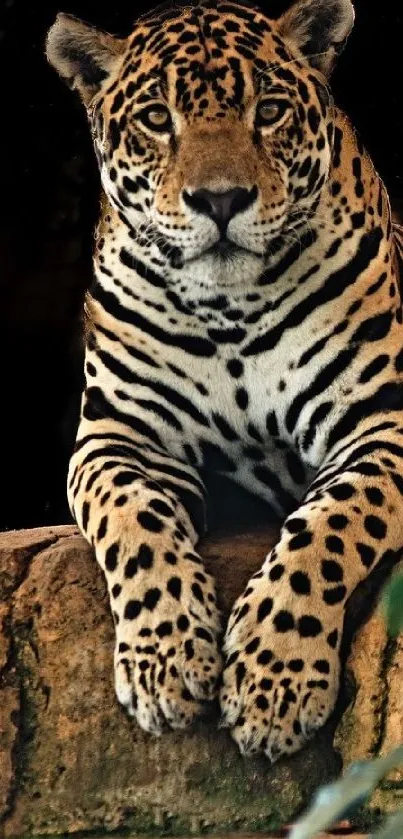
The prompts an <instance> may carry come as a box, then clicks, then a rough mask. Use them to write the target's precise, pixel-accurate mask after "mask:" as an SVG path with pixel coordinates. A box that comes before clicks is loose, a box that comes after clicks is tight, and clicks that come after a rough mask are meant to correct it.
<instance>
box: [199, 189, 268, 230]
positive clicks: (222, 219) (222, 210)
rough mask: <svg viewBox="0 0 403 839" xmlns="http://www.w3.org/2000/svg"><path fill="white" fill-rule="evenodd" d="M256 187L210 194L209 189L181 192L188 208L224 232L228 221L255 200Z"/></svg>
mask: <svg viewBox="0 0 403 839" xmlns="http://www.w3.org/2000/svg"><path fill="white" fill-rule="evenodd" d="M256 196H257V187H256V186H254V187H252V189H245V188H244V187H240V186H236V187H234V189H228V190H227V192H212V190H210V189H196V191H195V192H192V193H190V192H186V190H185V191H184V192H183V198H184V201H185V202H186V204H187V205H188V207H191V209H192V210H195V211H196V212H197V213H202V214H203V215H204V216H208V217H209V218H211V219H212V220H213V221H215V223H216V225H217V226H218V228H219V229H220V231H221V232H222V233H224V232H225V230H226V228H227V226H228V223H229V221H230V220H231V219H232V218H233V217H234V216H235V215H236V214H237V213H240V212H241V211H242V210H246V208H247V207H249V206H250V205H251V204H253V202H254V201H255V200H256Z"/></svg>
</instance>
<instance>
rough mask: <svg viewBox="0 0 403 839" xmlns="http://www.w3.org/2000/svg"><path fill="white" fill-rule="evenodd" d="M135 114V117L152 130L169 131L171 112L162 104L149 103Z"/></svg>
mask: <svg viewBox="0 0 403 839" xmlns="http://www.w3.org/2000/svg"><path fill="white" fill-rule="evenodd" d="M136 116H137V119H139V120H141V122H142V123H143V124H144V125H145V126H146V127H147V128H151V130H152V131H160V132H167V131H171V128H172V119H171V114H170V113H169V111H168V108H166V107H165V106H164V105H149V106H148V107H147V108H143V110H142V111H140V112H139V113H138V114H137V115H136Z"/></svg>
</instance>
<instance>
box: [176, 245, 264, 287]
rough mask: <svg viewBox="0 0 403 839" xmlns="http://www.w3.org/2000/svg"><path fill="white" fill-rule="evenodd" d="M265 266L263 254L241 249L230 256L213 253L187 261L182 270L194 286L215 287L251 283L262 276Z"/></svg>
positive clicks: (184, 276)
mask: <svg viewBox="0 0 403 839" xmlns="http://www.w3.org/2000/svg"><path fill="white" fill-rule="evenodd" d="M264 267H265V261H264V259H263V257H262V256H257V255H256V254H254V253H251V252H247V251H240V252H239V253H237V254H233V255H231V256H228V257H224V258H223V257H220V256H217V255H214V254H211V253H207V254H204V255H202V256H200V257H199V258H198V259H193V260H192V261H191V262H188V263H186V262H185V265H184V266H183V268H182V270H181V276H182V278H183V279H185V278H186V279H189V281H190V283H191V285H192V287H193V288H196V287H197V286H199V287H200V288H206V289H209V290H211V289H213V288H217V286H221V287H223V286H226V287H228V286H236V285H245V286H247V285H250V284H253V283H254V282H255V280H257V279H258V277H260V275H261V274H262V273H263V270H264Z"/></svg>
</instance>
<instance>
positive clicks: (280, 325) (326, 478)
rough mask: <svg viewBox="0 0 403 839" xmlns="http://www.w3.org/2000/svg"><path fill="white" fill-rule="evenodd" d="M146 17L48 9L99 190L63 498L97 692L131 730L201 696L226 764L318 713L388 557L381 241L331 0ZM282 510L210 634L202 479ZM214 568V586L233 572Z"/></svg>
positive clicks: (197, 708) (375, 187)
mask: <svg viewBox="0 0 403 839" xmlns="http://www.w3.org/2000/svg"><path fill="white" fill-rule="evenodd" d="M269 6H270V4H269V3H268V9H267V14H266V13H265V12H264V11H263V10H262V9H261V8H260V7H259V8H258V7H257V6H254V5H253V4H251V5H249V4H248V2H247V0H241V2H239V3H236V2H233V0H201V2H197V0H195V2H193V0H190V2H189V3H183V2H179V3H178V2H168V3H165V4H163V5H162V6H158V7H157V8H155V9H153V10H152V11H150V12H148V13H147V14H146V15H144V16H143V17H140V18H139V19H138V20H137V22H136V23H135V25H134V29H133V31H132V33H131V34H130V35H129V36H128V37H127V38H121V37H115V36H112V35H110V34H108V33H106V32H103V31H99V30H98V29H96V28H93V27H92V26H90V25H88V24H87V23H83V22H81V21H80V20H78V19H76V18H74V17H72V16H69V15H66V14H60V15H58V17H57V19H56V22H55V23H54V25H53V26H52V28H51V29H50V31H49V34H48V39H47V56H48V60H49V61H50V63H51V64H52V65H53V66H54V67H55V68H56V70H57V71H58V73H59V74H60V76H61V77H62V79H64V80H65V81H66V82H67V83H68V85H69V86H70V87H71V88H73V89H75V90H77V91H78V93H79V95H80V97H81V99H82V102H83V103H84V106H85V108H86V112H87V116H88V122H89V126H90V130H91V134H92V138H93V143H94V148H95V153H96V157H97V161H98V165H99V170H100V178H101V183H102V198H101V211H100V220H99V223H98V227H97V230H96V236H95V253H94V279H93V283H92V286H91V288H90V290H89V291H88V293H87V296H86V301H85V318H84V320H85V330H84V331H85V387H84V391H83V396H82V406H81V418H80V423H79V428H78V434H77V440H76V444H75V448H74V452H73V455H72V458H71V464H70V469H69V478H68V495H69V503H70V506H71V510H72V513H73V515H74V517H75V519H76V521H77V523H78V525H79V527H80V529H81V531H82V533H83V534H84V536H85V537H86V539H87V540H88V541H89V542H90V544H91V545H92V546H93V548H94V551H95V554H96V558H97V561H98V563H99V564H100V566H101V568H102V569H103V571H104V574H105V578H106V584H107V587H108V591H109V596H110V602H111V610H112V614H113V620H114V626H115V632H116V647H115V653H114V669H115V687H116V694H117V697H118V700H119V701H120V703H122V705H123V706H124V707H125V709H126V710H127V712H128V713H129V714H130V715H132V716H133V717H134V718H135V720H136V721H137V723H138V724H139V725H140V726H141V727H142V728H143V729H144V730H146V731H148V732H151V733H153V734H155V735H159V734H161V733H162V731H163V730H164V729H166V728H169V727H171V728H174V729H182V728H183V729H184V728H186V727H187V726H189V725H190V724H191V723H192V721H193V720H194V719H195V718H196V717H197V716H198V715H199V714H203V713H204V711H205V709H206V707H209V706H208V703H209V702H210V701H211V700H212V699H213V698H214V697H215V696H217V695H219V701H220V706H221V712H222V725H223V726H226V727H228V728H229V729H230V730H231V733H232V735H233V737H234V739H235V741H236V742H237V744H238V745H239V748H240V750H241V752H242V753H244V754H251V753H256V752H261V753H264V754H265V755H266V756H267V757H268V758H269V759H270V760H271V761H275V760H277V759H278V758H279V757H280V756H282V755H284V754H291V753H293V752H295V751H296V750H298V749H299V748H301V747H302V746H303V745H304V743H305V742H306V741H307V740H308V739H309V738H311V737H312V736H313V735H314V733H315V732H316V731H317V730H318V728H320V727H321V726H322V725H323V724H324V722H325V721H326V720H327V719H328V717H329V716H330V714H331V713H332V711H333V709H334V706H335V702H336V698H337V694H338V689H339V683H340V671H341V664H340V647H341V643H342V639H343V630H344V618H345V608H346V603H347V601H348V599H349V598H350V595H351V594H352V592H353V591H354V590H355V589H356V587H357V586H358V585H359V583H360V582H361V581H363V580H364V578H366V577H367V576H368V575H369V574H370V572H372V570H373V569H375V567H380V566H379V563H380V562H381V561H384V560H385V558H386V559H387V558H390V559H392V560H393V558H394V557H397V556H398V555H399V553H400V551H401V548H402V543H403V536H402V524H401V523H402V517H403V477H402V469H403V464H402V458H403V387H402V377H403V340H402V337H403V333H402V305H401V295H400V287H399V258H400V257H399V250H401V242H402V237H401V232H399V229H398V228H397V227H395V226H394V225H393V223H392V221H391V211H390V205H389V200H388V195H387V192H386V189H385V186H384V185H383V183H382V181H381V179H380V177H379V176H378V174H377V172H376V171H375V168H374V166H373V164H372V162H371V159H370V157H369V156H368V154H367V152H366V151H365V149H364V148H363V146H362V143H361V140H360V138H359V137H358V136H357V135H356V133H355V131H354V129H353V128H352V126H351V124H350V122H349V120H348V118H347V117H346V116H345V115H344V113H342V112H341V111H340V110H339V109H338V108H337V107H336V105H335V104H334V101H333V98H332V95H331V92H330V90H329V76H330V74H331V71H332V68H333V66H334V63H335V61H336V58H337V56H338V54H339V52H340V51H341V49H342V48H343V46H344V44H345V41H346V39H347V37H348V35H349V33H350V30H351V28H352V26H353V21H354V11H353V7H352V5H351V3H350V0H296V2H295V3H294V4H293V5H291V6H290V7H289V8H288V10H287V11H285V12H284V13H283V14H282V15H281V16H279V17H277V18H273V16H272V17H270V16H269V13H270V8H269ZM209 474H219V475H224V476H227V478H229V479H230V480H231V481H233V482H235V483H236V484H238V485H239V486H241V487H243V488H244V489H245V490H247V491H248V492H249V493H251V494H253V495H254V496H255V497H258V498H259V499H261V501H263V502H265V503H266V504H267V509H268V511H269V510H274V511H275V513H276V514H277V515H278V516H279V517H280V518H281V521H282V526H281V531H280V536H279V540H278V543H277V544H276V545H275V546H274V548H272V549H271V550H269V546H268V555H267V556H266V557H265V558H264V557H262V566H261V569H260V570H259V571H258V572H257V573H256V574H254V575H253V577H252V579H251V580H250V581H249V583H248V585H247V588H246V590H245V591H244V593H243V594H242V596H241V597H239V599H238V600H237V602H236V603H235V605H234V607H233V610H232V613H231V615H230V617H229V620H228V624H227V626H226V629H225V628H223V627H222V625H221V617H220V613H219V609H218V605H217V597H216V592H215V588H214V582H213V579H212V577H211V575H210V574H209V573H208V572H207V571H206V569H205V568H204V566H203V562H202V559H201V556H200V554H199V552H198V550H197V544H198V541H199V539H200V537H201V536H202V534H203V533H204V532H205V529H206V486H205V484H206V480H205V476H206V475H209ZM229 573H230V569H229Z"/></svg>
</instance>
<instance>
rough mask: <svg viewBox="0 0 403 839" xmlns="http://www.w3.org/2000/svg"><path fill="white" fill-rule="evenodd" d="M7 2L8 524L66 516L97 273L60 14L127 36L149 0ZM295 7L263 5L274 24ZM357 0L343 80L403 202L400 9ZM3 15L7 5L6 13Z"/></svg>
mask: <svg viewBox="0 0 403 839" xmlns="http://www.w3.org/2000/svg"><path fill="white" fill-rule="evenodd" d="M61 2H62V0H41V1H40V0H39V2H33V1H32V2H28V0H26V1H25V2H22V0H3V6H2V11H3V18H4V19H3V23H2V24H1V25H0V36H1V38H2V40H1V42H0V47H1V48H2V61H3V62H4V66H3V68H2V72H1V76H0V78H1V80H2V107H1V111H0V139H1V167H0V187H1V207H2V221H1V226H0V264H1V280H0V282H1V298H0V300H1V306H0V326H1V328H0V359H1V366H2V384H1V401H0V416H1V427H0V467H1V471H0V475H1V486H2V493H1V500H0V528H9V527H27V526H34V525H42V524H47V523H59V522H62V521H66V520H68V511H67V505H66V501H65V480H66V468H67V461H68V453H69V451H70V447H71V445H72V439H73V437H74V423H75V415H76V413H75V412H76V405H77V394H78V391H79V388H80V355H79V349H78V348H79V343H80V339H79V336H80V311H81V305H82V298H83V294H84V291H85V288H86V286H87V285H88V283H89V282H90V277H91V242H92V228H93V225H94V221H95V218H96V213H97V203H98V178H97V173H96V169H95V164H94V160H93V155H92V149H91V144H90V139H89V135H88V132H87V126H86V121H85V114H84V110H83V108H82V107H81V105H80V103H79V101H78V99H76V97H75V95H73V94H72V93H71V92H70V91H69V90H67V88H65V87H64V85H63V84H62V82H61V81H60V80H59V79H58V77H57V75H56V74H55V72H54V71H53V70H52V69H51V68H50V67H48V65H47V63H46V60H45V58H44V41H45V36H46V32H47V30H48V28H49V27H50V26H51V24H52V23H53V21H54V18H55V16H56V13H57V12H58V11H65V12H69V13H70V14H74V15H76V16H77V17H81V18H82V19H84V20H87V21H89V22H90V23H93V24H95V25H97V26H100V27H103V28H104V29H106V30H108V31H110V32H113V33H115V34H117V35H120V36H123V35H126V34H128V32H129V31H130V29H131V26H132V23H133V21H134V20H135V18H136V17H137V16H138V15H139V14H140V13H141V12H143V11H146V10H148V9H150V8H152V6H153V5H155V4H151V3H148V4H147V3H133V4H131V3H129V2H127V0H110V2H108V3H105V2H99V0H74V2H73V0H65V4H64V5H63V6H62V7H61V6H60V5H59V3H61ZM287 5H288V4H287V3H285V2H281V0H274V2H269V3H267V5H266V4H264V3H261V7H262V8H263V9H265V10H266V13H267V14H271V15H273V16H276V15H277V14H278V13H279V12H280V11H281V9H282V8H285V7H286V6H287ZM396 5H397V4H396V3H395V2H393V0H383V2H381V0H356V3H355V8H356V24H355V28H354V30H353V34H352V35H351V37H350V39H349V42H348V44H347V47H346V49H345V50H344V52H343V54H342V56H341V58H340V60H339V63H338V67H337V70H336V72H335V73H334V76H333V83H332V87H333V91H334V94H335V98H336V101H337V102H338V104H339V105H341V106H342V107H343V108H344V110H345V111H346V112H347V113H348V114H349V116H350V117H351V118H352V120H353V123H354V125H355V126H356V128H357V129H358V130H359V132H360V134H361V136H362V138H363V140H364V143H365V144H366V145H367V147H368V148H369V150H370V152H371V154H372V156H373V159H374V161H375V164H376V166H377V168H378V170H379V172H380V173H381V175H382V177H383V178H384V180H385V181H386V184H387V186H388V189H389V192H390V195H391V199H392V204H393V205H394V206H395V207H396V208H397V209H399V207H401V205H402V202H403V96H402V94H401V87H402V76H403V74H402V70H401V67H402V61H401V55H402V52H403V11H401V12H396V11H395V9H396ZM0 12H1V7H0Z"/></svg>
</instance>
